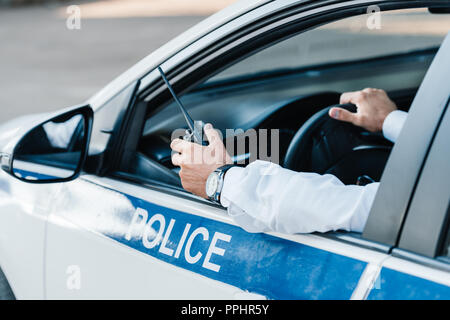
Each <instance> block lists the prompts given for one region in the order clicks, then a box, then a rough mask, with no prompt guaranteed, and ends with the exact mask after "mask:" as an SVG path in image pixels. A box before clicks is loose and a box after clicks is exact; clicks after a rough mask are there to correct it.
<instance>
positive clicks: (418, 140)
mask: <svg viewBox="0 0 450 320" xmlns="http://www.w3.org/2000/svg"><path fill="white" fill-rule="evenodd" d="M449 34H450V33H449ZM449 34H448V35H447V37H446V38H445V39H444V41H443V43H442V45H441V48H440V49H439V51H438V52H437V54H436V56H435V58H434V60H433V62H432V64H431V66H430V68H429V69H428V72H427V74H426V75H425V78H424V80H423V82H422V85H421V86H420V88H419V90H418V92H417V95H416V97H415V98H414V101H413V104H412V106H411V108H410V111H409V114H408V120H407V121H406V123H405V125H404V127H403V129H402V132H401V134H400V136H399V137H398V139H397V142H396V143H395V145H394V147H393V149H392V152H391V156H390V157H389V159H388V162H387V164H386V167H385V170H384V172H383V175H382V177H381V180H380V187H379V188H378V192H377V194H376V196H375V199H374V203H373V205H372V208H371V210H370V213H369V217H368V220H367V223H366V227H365V229H364V232H363V237H364V238H365V239H368V240H372V241H378V242H380V243H383V244H386V245H388V246H391V247H397V246H398V243H399V240H400V237H401V236H402V231H403V230H402V228H403V226H404V223H405V219H406V217H407V214H408V210H409V209H410V205H411V202H412V201H413V199H414V196H415V191H416V186H417V183H418V181H419V179H420V178H421V174H422V172H423V166H424V163H425V161H426V160H427V157H428V153H429V151H430V148H431V145H432V143H433V139H434V136H435V133H436V132H437V129H438V127H439V124H440V121H441V119H442V116H443V114H444V113H445V110H446V106H447V105H446V104H445V102H446V101H447V99H448V89H447V88H446V87H445V86H439V84H440V83H446V81H447V82H448V78H449V77H448V75H446V74H445V71H446V70H448V69H449V68H450V64H449V61H447V60H448V59H447V60H446V56H445V54H446V53H447V54H448V52H449V51H450V36H449ZM424 106H428V107H424Z"/></svg>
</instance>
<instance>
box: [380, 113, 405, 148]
mask: <svg viewBox="0 0 450 320" xmlns="http://www.w3.org/2000/svg"><path fill="white" fill-rule="evenodd" d="M407 116H408V113H407V112H405V111H401V110H395V111H392V112H391V113H389V114H388V116H387V117H386V119H384V122H383V135H384V137H385V138H386V139H388V140H389V141H391V142H395V141H397V138H398V136H399V134H400V132H401V131H402V128H403V125H404V124H405V121H406V118H407Z"/></svg>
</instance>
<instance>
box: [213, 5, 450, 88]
mask: <svg viewBox="0 0 450 320" xmlns="http://www.w3.org/2000/svg"><path fill="white" fill-rule="evenodd" d="M449 29H450V19H449V17H448V15H441V16H438V15H436V14H431V13H429V12H428V10H427V9H425V8H422V9H407V10H396V11H387V12H376V11H373V12H371V13H369V14H365V15H360V16H354V17H350V18H346V19H342V20H339V21H336V22H332V23H329V24H326V25H323V26H321V27H318V28H316V29H313V30H310V31H308V32H305V33H301V34H299V35H297V36H294V37H292V38H290V39H288V40H285V41H283V42H281V43H278V44H277V45H275V46H271V47H269V48H267V49H265V50H263V51H261V52H259V53H257V54H255V55H253V56H251V57H249V58H246V59H244V60H242V61H241V62H239V63H236V64H235V65H234V66H232V67H230V68H228V69H226V70H224V71H222V72H220V73H219V74H217V75H216V76H214V77H212V78H210V79H209V80H208V81H207V82H206V83H208V84H213V83H214V82H220V81H230V80H233V79H236V78H239V77H243V76H246V77H247V76H255V75H258V74H264V73H272V72H277V71H280V70H295V69H299V68H306V67H311V66H314V65H322V64H332V63H342V62H346V61H347V62H348V61H356V60H362V59H372V58H377V57H380V56H387V55H394V54H401V53H405V52H410V51H417V50H426V49H429V48H433V47H437V46H439V45H440V43H441V42H442V40H443V38H444V37H445V35H446V34H447V32H448V30H449Z"/></svg>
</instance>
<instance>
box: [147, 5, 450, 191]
mask: <svg viewBox="0 0 450 320" xmlns="http://www.w3.org/2000/svg"><path fill="white" fill-rule="evenodd" d="M369 17H370V15H361V16H354V17H350V18H346V19H342V20H339V21H336V22H332V23H329V24H325V25H322V26H319V27H317V28H315V29H312V30H308V31H306V32H304V33H301V34H298V35H294V36H293V37H291V38H289V39H287V40H284V41H282V42H279V43H274V44H273V45H271V46H269V47H267V48H266V49H264V50H262V51H260V52H258V53H256V54H253V55H251V56H249V57H248V58H246V59H244V60H242V61H237V62H235V64H233V65H231V66H230V67H227V68H225V69H224V70H223V71H221V72H220V73H218V74H216V75H212V76H211V77H210V78H209V79H207V80H205V81H203V82H202V83H201V84H200V85H197V86H195V87H194V88H191V89H190V90H189V91H188V92H187V93H185V94H183V95H182V96H181V100H182V101H183V103H184V105H185V106H186V108H187V109H188V111H189V113H190V114H191V116H192V117H193V118H194V119H200V120H203V121H204V122H211V123H213V124H214V126H215V127H216V128H218V129H219V130H221V131H222V134H223V136H224V137H228V138H230V136H229V135H228V136H227V132H226V131H227V129H232V130H231V131H233V130H234V133H235V132H236V129H238V130H241V131H242V132H244V133H245V132H247V131H248V130H252V129H254V130H259V129H268V130H273V129H275V130H278V139H279V144H278V145H279V150H278V151H279V157H278V160H279V162H280V163H282V161H283V157H284V155H285V153H286V150H287V148H288V146H289V143H290V141H291V139H292V138H293V136H294V134H295V133H296V132H297V130H298V129H299V128H300V127H301V125H302V124H303V123H304V122H306V121H307V120H308V119H309V118H310V117H311V116H312V115H313V114H314V113H316V112H317V111H319V110H321V109H323V108H325V107H327V106H330V105H332V104H336V103H338V102H339V95H340V93H342V92H345V91H355V90H360V89H362V88H365V87H376V88H381V89H384V90H386V91H387V92H388V93H389V95H390V97H391V99H393V100H394V101H395V102H396V104H397V106H398V107H399V108H400V109H402V110H405V111H407V110H408V109H409V106H410V105H411V102H412V100H413V98H414V96H415V93H416V91H417V88H418V87H419V86H420V84H421V82H422V79H423V77H424V75H425V73H426V71H427V69H428V67H429V65H430V63H431V61H432V60H433V57H434V55H435V53H436V51H437V49H438V48H439V45H440V43H441V42H442V40H443V38H444V36H445V34H446V32H447V30H448V28H449V27H450V25H449V20H448V17H447V16H439V15H433V14H430V13H429V12H428V11H427V9H409V10H396V11H392V12H383V14H382V16H381V29H369V28H368V26H367V21H368V20H367V19H368V18H369ZM418 17H420V18H421V19H422V18H423V19H422V20H421V21H423V24H421V27H420V28H419V27H417V28H416V27H413V29H414V30H411V28H410V25H411V24H413V25H414V23H411V21H414V19H417V18H418ZM415 28H416V29H417V30H416V29H415ZM419 29H420V30H419ZM330 35H334V36H333V37H331V38H330ZM369 44H370V45H371V46H372V47H373V48H372V49H370V48H369V49H367V46H368V45H369ZM324 46H326V50H325V48H324ZM369 47H370V46H369ZM317 52H320V54H319V55H318V54H317ZM271 59H272V60H273V61H271ZM184 128H187V126H186V123H185V121H184V118H183V116H182V115H181V114H180V112H179V110H178V107H177V105H176V104H175V103H174V102H171V103H169V104H168V105H165V106H158V107H156V106H154V105H152V104H151V103H149V105H148V112H147V119H146V121H145V124H144V128H143V134H142V137H141V139H140V141H139V145H138V151H139V153H140V155H142V156H143V157H145V158H147V159H150V160H151V161H153V162H156V163H158V164H161V165H162V166H163V167H164V168H166V169H169V170H171V171H173V172H174V173H175V174H176V173H177V168H176V167H174V166H173V165H172V163H171V150H170V148H169V144H170V141H171V138H172V134H173V132H174V131H175V130H179V129H181V131H183V129H184ZM269 134H270V133H269ZM235 136H236V134H235ZM235 136H233V135H232V136H231V138H232V139H235ZM242 137H243V139H246V140H247V141H248V140H249V137H248V136H246V135H245V134H244V135H242ZM373 138H374V139H375V140H376V141H375V142H376V144H377V145H380V146H383V147H385V148H384V150H382V151H380V152H379V154H377V156H376V157H377V159H379V160H377V162H378V164H377V165H376V166H377V167H376V168H375V170H372V173H371V174H370V176H371V178H373V179H374V180H375V181H379V179H380V176H381V173H382V171H383V166H381V165H380V163H385V162H386V160H387V158H388V156H389V152H388V151H389V150H390V148H391V147H392V144H390V143H389V142H387V141H385V140H384V139H382V137H381V139H380V137H373ZM232 149H233V150H231V153H232V154H231V155H232V156H233V157H235V159H247V160H252V158H250V156H251V154H252V150H250V147H248V146H246V147H245V148H244V149H243V150H239V148H232ZM229 151H230V150H229ZM268 153H270V150H269V152H268ZM257 155H258V156H259V155H260V152H257ZM259 158H261V157H259ZM254 159H255V157H253V160H254ZM269 160H272V159H269ZM369 161H370V160H369ZM365 165H366V164H365V163H362V164H361V167H364V166H365ZM370 166H371V165H370V164H369V165H368V166H366V167H370ZM151 167H152V168H153V167H154V166H153V165H151ZM150 171H152V170H150ZM159 171H160V170H159ZM152 172H153V171H152ZM144 175H145V171H144ZM156 180H158V177H156ZM164 180H165V179H164ZM354 180H355V179H354V178H353V177H352V178H351V179H348V181H346V182H347V183H354V182H355V181H354ZM165 181H166V180H165Z"/></svg>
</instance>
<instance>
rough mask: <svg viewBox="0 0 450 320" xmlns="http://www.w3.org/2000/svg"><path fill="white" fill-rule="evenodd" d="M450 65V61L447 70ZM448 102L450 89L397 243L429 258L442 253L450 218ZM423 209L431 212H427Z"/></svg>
mask: <svg viewBox="0 0 450 320" xmlns="http://www.w3.org/2000/svg"><path fill="white" fill-rule="evenodd" d="M448 68H450V63H449V64H448V66H447V70H448ZM449 91H450V90H449ZM449 104H450V92H449V97H448V100H447V102H446V103H445V105H446V106H445V108H446V111H445V115H443V117H442V120H441V123H440V126H439V129H438V130H437V132H436V135H435V137H434V139H433V144H432V145H431V147H430V152H429V154H428V157H427V160H426V162H425V164H424V167H423V174H422V175H421V176H420V180H419V182H418V184H417V187H416V191H415V194H414V197H413V199H412V201H411V206H410V209H409V210H408V215H407V218H406V220H405V224H404V227H403V230H402V234H401V236H400V241H399V245H398V247H399V248H400V249H403V250H407V251H410V252H413V253H416V254H420V255H423V256H426V257H429V258H436V257H437V256H439V255H440V252H441V251H442V245H443V244H444V242H445V240H446V236H447V232H448V221H449V220H448V219H449V218H450V201H449V200H450V179H448V180H447V179H440V178H441V177H440V172H442V171H447V174H449V173H450V169H449V168H448V163H449V162H450V150H449V148H448V141H446V140H447V139H446V138H447V137H448V136H450V110H449ZM445 164H447V167H446V166H445ZM430 192H433V197H431V198H430V197H428V196H427V194H429V193H430ZM430 208H431V210H430ZM433 209H434V210H433ZM424 210H430V211H429V212H427V214H424Z"/></svg>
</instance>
